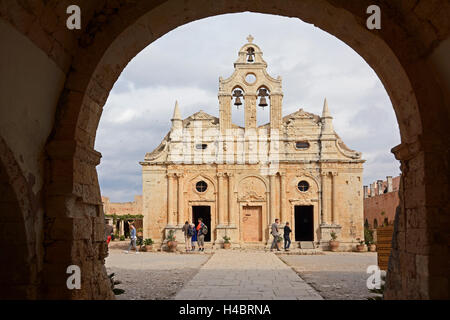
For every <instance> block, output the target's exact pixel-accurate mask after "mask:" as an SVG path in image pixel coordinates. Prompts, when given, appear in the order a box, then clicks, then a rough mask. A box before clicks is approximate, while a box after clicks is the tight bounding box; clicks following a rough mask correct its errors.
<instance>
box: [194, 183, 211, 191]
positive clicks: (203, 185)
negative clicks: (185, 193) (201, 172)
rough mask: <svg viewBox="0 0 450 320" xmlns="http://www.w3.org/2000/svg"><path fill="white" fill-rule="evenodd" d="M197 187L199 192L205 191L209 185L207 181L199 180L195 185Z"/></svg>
mask: <svg viewBox="0 0 450 320" xmlns="http://www.w3.org/2000/svg"><path fill="white" fill-rule="evenodd" d="M195 189H196V190H197V191H198V192H205V191H206V189H208V185H207V184H206V182H205V181H199V182H197V184H196V185H195Z"/></svg>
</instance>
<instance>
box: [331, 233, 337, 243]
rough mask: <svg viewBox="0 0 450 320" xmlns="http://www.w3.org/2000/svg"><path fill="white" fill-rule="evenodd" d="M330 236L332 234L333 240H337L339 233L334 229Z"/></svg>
mask: <svg viewBox="0 0 450 320" xmlns="http://www.w3.org/2000/svg"><path fill="white" fill-rule="evenodd" d="M330 236H331V240H333V241H335V240H336V239H337V234H336V232H334V231H331V233H330Z"/></svg>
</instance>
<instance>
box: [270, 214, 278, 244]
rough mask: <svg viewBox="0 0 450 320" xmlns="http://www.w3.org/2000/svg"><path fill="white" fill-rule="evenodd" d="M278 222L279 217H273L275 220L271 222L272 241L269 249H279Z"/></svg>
mask: <svg viewBox="0 0 450 320" xmlns="http://www.w3.org/2000/svg"><path fill="white" fill-rule="evenodd" d="M279 223H280V220H279V219H275V222H274V223H272V231H271V232H270V233H271V234H272V236H273V242H272V247H270V251H272V250H273V249H274V248H275V247H276V248H277V251H281V250H280V248H278V237H279V236H280V232H279V230H278V224H279Z"/></svg>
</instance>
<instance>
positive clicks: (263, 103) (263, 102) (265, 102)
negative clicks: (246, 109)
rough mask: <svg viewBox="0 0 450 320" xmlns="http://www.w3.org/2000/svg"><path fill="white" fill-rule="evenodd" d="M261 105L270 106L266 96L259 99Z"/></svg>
mask: <svg viewBox="0 0 450 320" xmlns="http://www.w3.org/2000/svg"><path fill="white" fill-rule="evenodd" d="M259 106H260V107H262V108H264V107H267V106H268V104H267V100H266V98H265V97H261V100H259Z"/></svg>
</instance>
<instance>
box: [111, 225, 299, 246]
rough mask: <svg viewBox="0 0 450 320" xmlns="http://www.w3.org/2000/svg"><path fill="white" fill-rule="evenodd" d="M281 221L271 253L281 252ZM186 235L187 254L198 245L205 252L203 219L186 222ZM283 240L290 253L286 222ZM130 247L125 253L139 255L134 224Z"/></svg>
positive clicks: (272, 232) (273, 227)
mask: <svg viewBox="0 0 450 320" xmlns="http://www.w3.org/2000/svg"><path fill="white" fill-rule="evenodd" d="M279 224H280V219H275V222H274V223H272V227H271V232H270V234H271V235H272V236H273V242H272V246H271V247H270V251H272V250H273V249H275V248H276V249H277V251H281V250H280V248H279V246H278V244H279V242H280V241H279V237H280V236H281V235H280V229H279ZM111 229H112V227H111V228H108V227H107V230H105V231H106V236H107V243H108V244H109V242H110V241H111V235H112V230H111ZM182 230H183V233H184V240H185V243H186V252H189V251H195V247H196V245H198V251H205V236H206V235H207V234H208V227H207V226H206V224H204V223H203V219H202V218H199V219H198V224H197V226H195V224H193V223H189V221H186V222H185V224H184V226H183V228H182ZM283 231H284V232H283V238H284V250H285V251H289V247H290V246H291V236H290V235H291V232H292V230H291V228H290V226H289V222H286V224H285V226H284V230H283ZM130 238H131V239H130V240H131V241H130V246H129V247H128V250H126V251H125V253H128V252H129V251H130V249H131V248H134V249H135V250H136V253H139V249H138V248H137V246H136V239H137V237H136V228H135V226H134V223H130Z"/></svg>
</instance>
